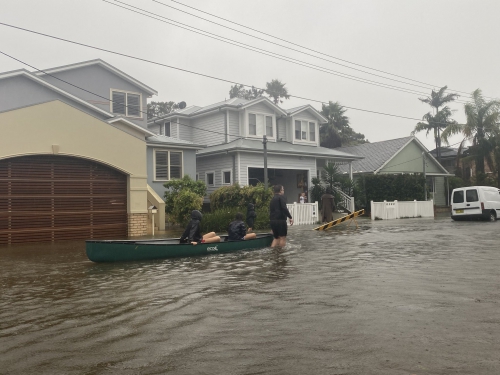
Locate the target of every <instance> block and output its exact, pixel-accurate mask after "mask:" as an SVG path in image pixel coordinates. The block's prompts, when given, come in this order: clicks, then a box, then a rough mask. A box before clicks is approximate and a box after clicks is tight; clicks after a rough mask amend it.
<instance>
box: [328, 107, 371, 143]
mask: <svg viewBox="0 0 500 375" xmlns="http://www.w3.org/2000/svg"><path fill="white" fill-rule="evenodd" d="M346 111H347V109H345V108H344V107H343V106H342V105H341V104H340V103H339V102H335V103H334V102H331V101H330V102H328V105H326V104H323V106H322V109H321V114H322V115H323V116H325V117H326V118H327V119H328V123H327V124H323V125H321V128H320V129H319V133H320V140H321V142H320V145H321V146H322V147H328V148H335V147H342V146H351V145H357V144H360V143H367V142H368V141H367V140H366V139H365V136H364V135H363V134H361V133H356V132H355V131H354V130H353V129H352V128H351V126H350V125H349V117H347V116H346V115H345V113H346Z"/></svg>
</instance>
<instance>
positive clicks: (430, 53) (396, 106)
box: [0, 0, 500, 149]
mask: <svg viewBox="0 0 500 375" xmlns="http://www.w3.org/2000/svg"><path fill="white" fill-rule="evenodd" d="M109 2H110V3H114V4H119V3H117V2H115V1H114V0H109ZM123 2H124V3H127V4H130V5H132V6H135V7H138V8H142V9H144V10H147V11H149V12H152V13H155V14H158V15H159V16H162V17H167V18H170V19H172V20H175V21H178V22H182V23H185V24H187V25H191V26H193V27H197V28H199V29H202V30H206V31H208V32H212V33H214V34H217V35H220V36H224V37H226V38H230V39H233V40H235V41H238V42H241V43H246V44H248V45H251V46H255V47H257V48H261V49H264V50H267V51H270V52H273V53H277V54H281V55H284V56H288V57H290V58H294V59H297V60H300V61H301V64H303V63H308V64H313V65H317V66H318V67H322V68H324V69H327V70H329V71H330V72H333V71H335V72H339V73H343V74H349V75H352V76H354V77H357V79H368V80H371V81H375V82H380V83H384V84H386V85H392V86H397V87H401V88H404V89H405V90H412V91H417V92H420V93H421V94H418V93H407V92H401V91H396V90H392V89H387V88H382V87H378V86H375V85H370V84H367V83H362V82H358V81H355V80H352V79H346V78H342V77H339V76H336V75H333V74H330V73H325V72H321V71H317V70H313V69H311V68H307V67H304V66H299V65H297V64H293V63H290V62H287V61H284V60H283V59H278V58H274V57H270V56H265V55H263V54H259V53H257V52H253V51H249V50H246V49H243V48H240V47H237V46H234V45H230V44H227V43H223V42H220V41H217V40H214V39H212V38H208V37H206V36H202V35H199V34H196V33H193V32H191V31H187V30H185V29H182V28H179V27H176V26H172V25H170V24H167V23H165V22H160V21H158V20H155V19H151V18H147V17H145V16H143V15H140V14H137V13H133V12H130V11H128V10H125V9H122V8H118V7H116V6H115V5H112V4H110V3H107V2H105V1H102V0H43V1H40V0H0V22H3V23H8V24H12V25H15V26H19V27H23V28H27V29H31V30H34V31H38V32H42V33H46V34H51V35H54V36H58V37H61V38H66V39H70V40H74V41H78V42H81V43H85V44H89V45H93V46H96V47H100V48H104V49H109V50H113V51H116V52H120V53H124V54H128V55H133V56H137V57H140V58H143V59H147V60H151V61H155V62H160V63H163V64H167V65H170V66H173V67H178V68H182V69H187V70H191V71H194V72H198V73H203V74H206V75H211V76H214V77H218V78H221V79H226V80H230V81H234V82H240V83H244V84H249V85H255V86H258V87H264V86H265V83H266V82H267V81H270V80H272V79H279V80H281V81H282V82H285V83H286V87H287V88H288V90H289V93H290V94H292V95H295V96H299V97H303V98H309V99H313V100H316V101H310V102H309V101H307V100H305V99H299V98H291V99H290V100H287V101H285V102H284V103H283V104H282V107H283V108H291V107H295V106H299V105H303V104H306V103H309V104H312V105H313V106H314V107H315V108H317V109H318V110H320V109H321V104H320V103H319V102H320V101H324V102H328V101H339V102H340V103H341V104H343V105H344V106H347V107H352V108H359V109H363V110H368V111H375V112H382V113H387V114H391V115H397V116H404V117H410V118H414V119H420V118H421V117H422V116H423V115H424V114H425V113H426V112H428V111H429V110H430V107H428V106H427V105H426V104H423V103H421V102H420V101H419V100H418V98H419V97H423V96H426V95H429V94H430V91H431V88H430V86H429V85H428V84H431V85H435V86H436V87H440V86H444V85H448V87H449V88H450V89H451V91H455V90H456V91H460V92H461V93H460V94H461V97H460V100H461V101H467V100H469V98H470V92H472V91H473V90H475V89H476V88H481V89H482V90H483V94H484V95H485V96H488V97H499V96H500V75H499V73H498V67H499V66H500V52H499V51H500V49H499V48H498V36H499V35H500V22H499V15H500V1H498V0H491V1H478V0H474V1H472V0H471V1H465V0H449V1H444V0H442V1H436V0H425V1H424V0H422V1H411V0H405V1H402V0H385V1H378V0H343V1H337V0H309V1H298V0H272V1H270V0H258V1H251V0H250V1H249V0H246V1H241V0H210V1H207V0H179V2H180V3H181V4H179V3H176V2H174V1H171V0H158V1H153V0H123ZM162 4H166V5H169V6H173V7H175V8H178V9H180V10H183V11H187V12H190V13H193V14H196V15H199V16H203V17H204V18H209V19H210V20H213V21H216V22H218V23H222V24H224V25H226V26H229V27H232V28H237V29H238V30H241V31H244V32H246V33H251V34H252V35H256V36H258V37H260V38H263V39H266V40H272V41H273V42H276V43H279V44H283V45H286V46H289V47H292V48H295V49H298V50H301V51H304V52H307V53H309V54H312V55H314V56H319V57H321V58H322V59H326V60H329V61H325V60H322V59H318V58H316V57H312V56H308V55H305V54H301V53H298V52H296V51H293V50H290V49H288V48H283V47H280V46H277V45H273V44H270V43H267V42H265V41H262V40H258V39H255V38H252V37H249V36H245V35H243V34H240V33H238V32H236V31H232V30H229V29H227V28H223V27H220V26H217V25H214V24H212V23H210V22H206V21H203V20H201V19H199V18H195V17H193V16H190V15H188V14H185V13H181V12H179V11H177V10H175V9H172V8H169V7H166V6H164V5H162ZM182 4H184V5H189V6H191V7H195V8H198V9H200V10H203V11H206V12H209V13H212V14H215V15H217V16H219V17H223V18H226V19H228V20H231V21H233V22H237V23H240V24H242V25H245V26H249V27H251V28H253V29H256V30H259V31H262V32H265V33H267V34H269V35H272V36H276V37H279V38H282V39H285V40H287V41H289V42H292V43H295V44H298V45H300V46H303V47H307V48H309V49H311V50H315V51H318V52H321V53H324V54H325V55H319V54H317V53H314V52H311V51H309V50H305V49H302V48H300V47H297V46H293V45H291V44H288V43H286V42H283V41H280V40H277V39H273V38H272V37H270V36H267V35H263V34H259V33H257V32H255V31H252V30H249V29H246V28H243V27H239V26H237V25H234V24H231V23H229V22H225V21H223V20H220V19H216V18H214V17H211V16H209V15H206V14H202V13H200V12H197V11H196V10H193V9H189V8H187V7H185V6H183V5H182ZM120 5H122V4H120ZM0 51H2V52H5V53H8V54H10V55H12V56H14V57H16V58H17V59H19V60H22V61H24V62H26V63H28V64H30V65H33V66H35V67H36V68H39V69H44V68H49V67H55V66H61V65H66V64H71V63H75V62H79V61H85V60H91V59H95V58H101V59H103V60H105V61H106V62H108V63H110V64H112V65H114V66H115V67H117V68H118V69H120V70H122V71H124V72H126V73H128V74H130V75H132V76H133V77H135V78H137V79H138V80H140V81H142V82H143V83H145V84H147V85H149V86H151V87H153V88H154V89H156V90H157V91H158V96H155V97H153V98H152V99H151V100H155V101H170V100H172V101H176V102H179V101H185V102H186V103H187V104H188V106H189V105H199V106H204V105H208V104H212V103H215V102H218V101H222V100H224V99H226V98H229V95H228V92H229V89H230V86H231V84H230V83H227V82H221V81H218V80H214V79H210V78H205V77H201V76H197V75H194V74H190V73H186V72H182V71H179V70H175V69H169V68H166V67H162V66H158V65H153V64H149V63H146V62H141V61H137V60H133V59H130V58H127V57H122V56H117V55H113V54H110V53H106V52H102V51H97V50H93V49H90V48H85V47H81V46H76V45H72V44H69V43H66V42H62V41H57V40H53V39H50V38H47V37H43V36H39V35H35V34H31V33H28V32H26V31H20V30H15V29H12V28H8V27H5V26H2V25H0ZM327 55H329V56H327ZM334 57H335V58H338V59H342V60H345V61H348V62H352V63H355V64H359V65H362V66H365V67H369V68H373V69H377V70H379V71H384V72H387V73H392V74H394V75H398V76H400V77H395V76H389V75H387V74H385V73H381V72H377V71H374V70H369V69H367V68H363V67H361V66H355V65H352V64H349V63H346V62H345V61H341V60H336V59H334ZM334 62H336V63H340V64H344V65H348V66H351V67H355V68H356V69H360V70H363V71H369V72H371V73H375V74H377V75H382V76H384V77H391V78H393V79H396V80H399V81H404V82H411V83H414V84H415V85H418V86H423V88H422V87H417V86H413V85H409V84H404V83H401V82H396V81H391V80H387V79H383V78H381V77H377V76H375V75H372V74H367V73H363V72H360V71H357V70H353V69H348V68H346V67H343V66H340V65H338V64H335V63H334ZM19 68H27V69H29V70H32V69H31V68H29V67H26V66H24V65H23V64H21V63H19V62H17V61H14V60H12V59H10V58H8V57H6V56H3V55H0V71H2V72H3V71H9V70H15V69H19ZM401 77H404V78H401ZM405 78H408V79H412V80H414V81H419V82H422V83H417V82H414V81H408V80H407V79H405ZM462 92H463V93H462ZM318 101H319V102H318ZM451 107H452V108H453V109H455V110H456V112H455V114H454V118H455V119H456V120H457V121H459V122H463V121H464V120H465V118H464V114H463V104H462V103H455V104H453V105H451ZM346 114H347V116H348V117H349V118H350V122H351V126H352V127H353V128H354V130H355V131H358V132H361V133H363V134H365V136H366V137H367V138H368V139H369V140H370V141H371V142H376V141H382V140H387V139H393V138H399V137H405V136H408V135H410V133H411V131H412V130H413V128H414V126H415V124H416V122H417V121H416V120H411V119H410V120H408V119H402V118H397V117H390V116H384V115H380V114H374V113H369V112H362V111H358V110H354V109H349V110H348V111H347V113H346ZM417 136H418V138H419V139H420V140H421V141H422V142H423V143H424V144H425V145H426V146H427V147H428V148H429V149H432V148H434V146H433V140H432V135H429V136H428V137H426V136H425V133H421V134H418V135H417ZM460 139H461V138H460V137H455V138H453V139H452V140H451V143H454V142H457V141H459V140H460Z"/></svg>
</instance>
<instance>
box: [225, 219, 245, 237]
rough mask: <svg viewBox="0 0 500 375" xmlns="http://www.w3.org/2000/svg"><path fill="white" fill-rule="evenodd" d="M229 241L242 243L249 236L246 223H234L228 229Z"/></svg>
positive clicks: (237, 221)
mask: <svg viewBox="0 0 500 375" xmlns="http://www.w3.org/2000/svg"><path fill="white" fill-rule="evenodd" d="M227 234H228V240H229V241H241V240H243V239H244V237H245V235H246V234H247V228H246V227H245V223H244V222H243V221H240V220H235V221H232V222H231V223H230V224H229V227H228V228H227Z"/></svg>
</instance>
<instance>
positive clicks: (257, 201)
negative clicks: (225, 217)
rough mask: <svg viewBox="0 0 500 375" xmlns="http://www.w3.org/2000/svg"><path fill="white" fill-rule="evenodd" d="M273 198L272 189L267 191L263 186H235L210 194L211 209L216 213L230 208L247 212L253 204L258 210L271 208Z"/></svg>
mask: <svg viewBox="0 0 500 375" xmlns="http://www.w3.org/2000/svg"><path fill="white" fill-rule="evenodd" d="M272 197H273V192H272V189H271V188H268V189H267V190H266V189H265V188H264V185H263V184H257V186H243V187H241V186H240V185H238V184H234V185H231V186H223V187H220V188H218V189H217V190H215V191H214V192H213V193H212V194H210V208H211V209H212V210H214V211H216V210H218V209H222V208H228V207H230V208H237V209H239V210H240V211H241V212H246V209H247V205H248V203H253V204H254V205H255V208H256V209H259V208H262V207H269V203H270V202H271V199H272Z"/></svg>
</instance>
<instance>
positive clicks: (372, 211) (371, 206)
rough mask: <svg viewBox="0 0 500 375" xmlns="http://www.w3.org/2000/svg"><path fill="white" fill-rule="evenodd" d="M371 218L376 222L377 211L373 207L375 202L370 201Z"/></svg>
mask: <svg viewBox="0 0 500 375" xmlns="http://www.w3.org/2000/svg"><path fill="white" fill-rule="evenodd" d="M370 217H371V219H372V220H375V210H374V207H373V201H370Z"/></svg>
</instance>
